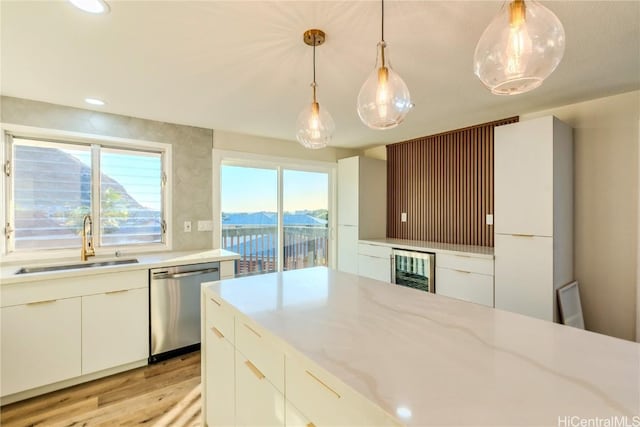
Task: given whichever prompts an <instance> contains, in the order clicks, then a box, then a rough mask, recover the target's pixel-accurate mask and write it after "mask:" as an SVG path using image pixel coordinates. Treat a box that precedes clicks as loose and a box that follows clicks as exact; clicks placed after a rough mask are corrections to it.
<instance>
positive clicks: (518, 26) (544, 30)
mask: <svg viewBox="0 0 640 427" xmlns="http://www.w3.org/2000/svg"><path fill="white" fill-rule="evenodd" d="M507 3H508V4H507ZM507 3H505V4H503V6H502V9H501V10H500V13H498V15H497V16H496V17H495V18H494V19H493V21H491V23H490V24H489V26H488V27H487V28H486V29H485V30H484V33H482V36H481V37H480V40H479V41H478V44H477V45H476V51H475V54H474V55H473V65H474V73H475V75H476V76H478V78H479V79H480V80H481V81H482V83H484V85H485V86H486V87H487V88H489V90H490V91H491V92H492V93H494V94H496V95H516V94H519V93H524V92H528V91H530V90H533V89H535V88H537V87H538V86H540V85H541V84H542V82H543V81H544V79H546V78H547V77H549V75H550V74H551V73H552V72H553V70H555V69H556V67H557V66H558V64H559V63H560V61H561V60H562V55H563V54H564V44H565V38H564V28H563V27H562V23H561V22H560V20H559V19H558V17H557V16H556V15H554V14H553V12H551V11H550V10H549V9H547V8H546V7H544V6H542V5H541V4H540V3H538V2H537V1H534V0H527V1H526V3H525V0H513V1H510V2H507Z"/></svg>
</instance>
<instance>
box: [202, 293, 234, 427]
mask: <svg viewBox="0 0 640 427" xmlns="http://www.w3.org/2000/svg"><path fill="white" fill-rule="evenodd" d="M234 336H235V329H234V317H233V313H232V312H231V310H230V309H229V307H227V305H226V303H224V302H223V301H222V299H221V298H219V297H212V296H210V295H206V294H205V293H203V294H202V347H201V348H202V355H201V357H202V359H201V360H202V367H201V369H202V378H203V405H202V408H203V413H204V417H205V420H206V424H207V425H209V426H210V427H214V426H233V425H235V399H236V396H235V393H236V391H235V390H236V386H235V381H236V376H235V347H234Z"/></svg>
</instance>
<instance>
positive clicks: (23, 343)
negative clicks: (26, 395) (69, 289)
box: [0, 298, 81, 396]
mask: <svg viewBox="0 0 640 427" xmlns="http://www.w3.org/2000/svg"><path fill="white" fill-rule="evenodd" d="M80 306H81V304H80V298H68V299H59V300H52V301H37V302H34V303H28V304H22V305H16V306H11V307H2V308H1V309H0V312H1V316H2V371H1V376H2V395H3V396H6V395H10V394H13V393H18V392H21V391H24V390H29V389H32V388H35V387H39V386H43V385H46V384H50V383H54V382H58V381H62V380H65V379H67V378H72V377H76V376H79V375H80V374H81V372H80V366H81V364H80Z"/></svg>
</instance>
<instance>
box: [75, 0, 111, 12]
mask: <svg viewBox="0 0 640 427" xmlns="http://www.w3.org/2000/svg"><path fill="white" fill-rule="evenodd" d="M69 1H70V2H71V4H73V5H74V6H75V7H77V8H78V9H81V10H84V11H85V12H89V13H96V14H98V13H107V12H109V5H108V4H107V3H106V2H105V1H104V0H69Z"/></svg>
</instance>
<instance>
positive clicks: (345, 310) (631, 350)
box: [208, 267, 640, 426]
mask: <svg viewBox="0 0 640 427" xmlns="http://www.w3.org/2000/svg"><path fill="white" fill-rule="evenodd" d="M208 291H209V292H213V293H217V294H218V295H220V296H221V297H222V298H223V299H224V300H226V301H227V302H228V303H230V304H231V305H233V306H235V307H236V308H237V309H238V310H239V311H241V312H242V313H244V314H245V315H247V316H249V317H250V318H251V319H253V320H254V321H256V322H257V323H258V324H260V325H262V326H263V327H264V328H266V329H267V330H269V331H271V332H272V333H273V334H274V335H275V336H276V337H277V338H279V339H280V341H282V342H284V343H285V344H284V345H285V350H286V351H289V352H291V351H293V352H296V353H298V354H302V355H303V356H305V357H308V358H310V359H311V360H313V361H314V362H315V363H317V364H318V365H320V366H321V367H322V368H324V369H325V370H327V371H328V372H330V373H332V374H333V375H335V376H336V377H338V378H340V379H341V380H342V381H343V382H344V383H345V384H347V385H348V386H350V387H351V388H353V389H354V390H355V391H356V392H358V393H360V394H362V395H363V396H365V397H366V398H368V399H370V400H371V401H373V402H374V403H376V404H377V405H378V406H380V407H381V408H382V409H384V410H386V411H387V412H388V413H389V414H390V415H392V416H394V417H395V418H396V419H397V420H398V421H400V422H401V423H403V424H405V425H408V426H434V425H437V426H443V425H449V426H454V425H455V426H462V425H466V426H471V425H473V426H478V425H484V426H488V425H491V426H496V425H500V426H524V425H535V426H542V425H549V426H557V425H559V420H561V419H564V417H567V420H569V417H573V416H576V417H584V418H591V419H592V418H595V417H600V418H605V417H612V416H625V415H626V416H627V417H628V418H627V420H628V422H629V423H631V422H632V421H633V420H637V421H638V422H640V418H638V419H634V418H633V417H634V416H638V415H640V344H636V343H633V342H630V341H624V340H620V339H617V338H612V337H608V336H605V335H600V334H596V333H592V332H587V331H583V330H578V329H574V328H571V327H568V326H563V325H559V324H554V323H550V322H545V321H542V320H538V319H534V318H530V317H526V316H522V315H519V314H514V313H509V312H505V311H500V310H496V309H492V308H487V307H484V306H481V305H478V304H471V303H466V302H463V301H458V300H455V299H450V298H446V297H443V296H440V295H435V294H430V293H426V292H421V291H418V290H415V289H410V288H406V287H402V286H394V285H391V284H388V283H384V282H380V281H376V280H372V279H367V278H364V277H360V276H355V275H352V274H347V273H341V272H338V271H335V270H330V269H326V268H323V267H317V268H312V269H305V270H293V271H287V272H284V273H273V274H268V275H259V276H250V277H243V278H236V279H233V280H222V281H220V282H212V283H211V284H208ZM568 423H569V421H567V424H564V425H571V424H568ZM630 425H631V424H630Z"/></svg>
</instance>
